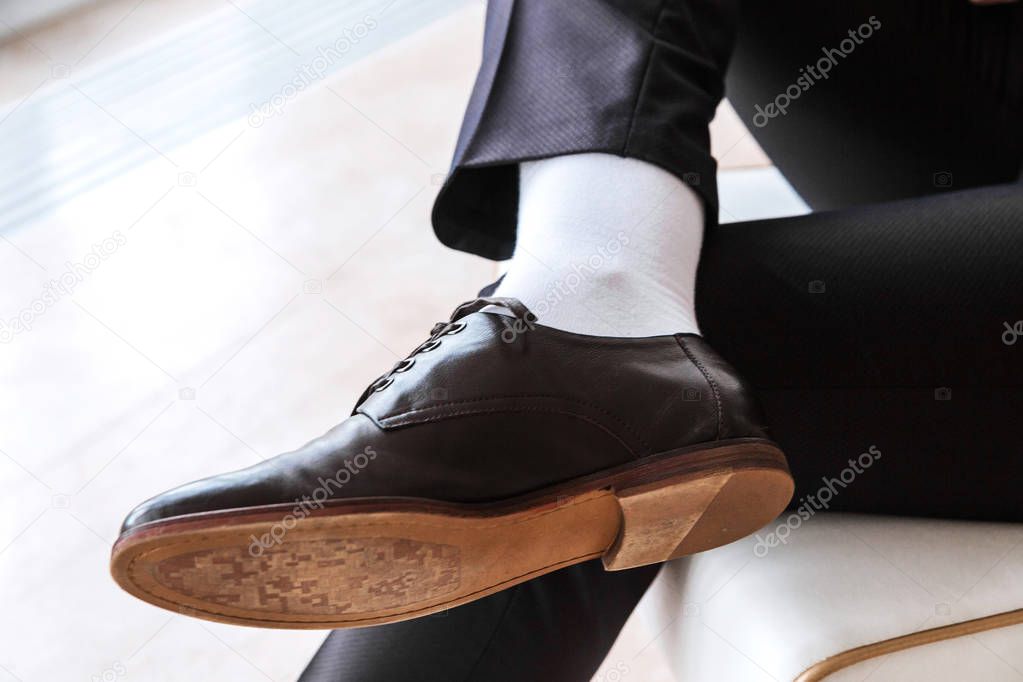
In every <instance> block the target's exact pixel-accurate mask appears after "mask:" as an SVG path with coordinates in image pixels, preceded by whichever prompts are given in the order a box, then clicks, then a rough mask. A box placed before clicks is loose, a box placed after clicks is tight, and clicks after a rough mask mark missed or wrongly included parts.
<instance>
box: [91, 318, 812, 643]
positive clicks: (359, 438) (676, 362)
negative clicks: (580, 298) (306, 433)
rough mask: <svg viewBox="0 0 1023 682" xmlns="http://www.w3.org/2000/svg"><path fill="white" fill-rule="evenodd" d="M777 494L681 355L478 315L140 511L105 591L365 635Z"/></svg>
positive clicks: (710, 543) (676, 533) (736, 418)
mask: <svg viewBox="0 0 1023 682" xmlns="http://www.w3.org/2000/svg"><path fill="white" fill-rule="evenodd" d="M486 306H498V307H499V308H501V309H503V310H501V311H500V312H481V310H482V309H483V308H485V307H486ZM504 313H507V314H504ZM792 489H793V484H792V479H791V477H790V475H789V472H788V467H787V465H786V463H785V457H784V455H783V454H782V453H781V451H780V450H779V449H778V447H777V446H776V445H774V444H772V443H771V442H770V441H769V440H767V439H766V437H765V432H764V426H763V422H762V420H761V418H760V416H759V413H758V412H757V410H756V409H755V407H754V405H753V403H752V400H751V396H750V392H749V390H748V389H747V388H746V387H745V386H744V385H743V383H742V381H741V380H740V379H739V378H738V376H737V375H736V373H735V371H734V370H733V369H732V368H731V367H729V366H728V365H727V364H726V363H725V362H724V361H723V360H722V359H721V358H719V357H718V356H717V355H716V354H715V353H714V351H712V350H711V349H710V348H709V347H708V346H707V345H706V343H704V341H703V340H702V339H701V338H700V337H698V336H694V335H690V334H678V335H675V336H656V337H649V338H605V337H597V336H584V335H580V334H571V333H568V332H563V331H559V330H556V329H552V328H549V327H543V326H539V325H536V324H535V318H534V317H533V316H532V314H531V313H530V312H529V311H528V310H526V308H525V306H523V305H522V303H520V302H519V301H516V300H514V299H501V298H481V299H477V300H475V301H472V302H470V303H466V304H464V305H462V306H460V307H459V308H458V309H457V310H456V311H455V313H454V314H453V315H452V317H451V320H450V321H449V322H445V323H441V324H438V325H437V326H436V327H434V329H433V333H432V335H431V336H430V338H429V340H427V341H426V342H425V343H423V344H422V345H421V346H419V347H418V348H417V349H416V350H415V351H413V352H412V354H411V355H410V356H409V357H408V358H407V359H405V360H402V361H401V362H400V363H398V364H397V365H396V366H395V367H394V369H392V370H391V371H390V372H388V373H387V374H386V375H384V376H383V377H381V378H380V379H378V380H377V381H375V382H374V383H373V384H372V385H371V386H370V387H369V388H368V389H367V390H366V392H365V393H364V394H363V396H362V397H361V398H360V399H359V401H358V403H357V404H356V406H355V410H354V412H353V413H352V416H351V417H349V418H348V419H346V420H345V421H344V422H342V423H341V424H340V425H338V426H336V427H335V428H333V429H332V430H330V431H329V432H328V433H327V434H325V435H324V436H322V437H320V438H317V439H316V440H314V441H312V442H310V443H308V444H307V445H305V446H303V447H302V448H300V449H298V450H296V451H294V452H289V453H287V454H284V455H280V456H279V457H276V458H273V459H271V460H268V461H266V462H262V463H260V464H257V465H255V466H252V467H249V468H247V469H242V470H240V471H235V472H232V473H227V474H222V475H220V476H214V477H212V478H207V479H204V480H201V481H197V482H195V483H190V484H188V485H185V486H182V487H179V488H175V489H174V490H171V491H169V492H166V493H164V494H162V495H159V496H157V497H155V498H153V499H151V500H149V501H148V502H145V503H143V504H142V505H140V506H139V507H138V508H137V509H135V510H134V511H133V512H132V513H131V514H129V515H128V518H127V519H126V520H125V522H124V527H123V528H122V532H121V536H120V538H119V539H118V541H117V543H116V544H115V545H114V548H113V556H112V558H111V571H112V573H113V575H114V578H115V579H116V580H117V582H118V583H119V584H120V585H121V587H123V588H124V589H125V590H127V591H128V592H130V593H132V594H134V595H135V596H137V597H139V598H140V599H144V600H145V601H148V602H150V603H153V604H156V605H158V606H162V607H164V608H169V609H175V610H178V611H185V612H186V613H189V614H191V615H195V616H198V617H200V618H207V619H209V620H216V621H224V622H229V623H240V624H243V625H255V626H262V627H287V628H342V627H352V626H360V625H372V624H376V623H386V622H391V621H396V620H403V619H407V618H414V617H416V616H422V615H426V614H429V613H433V612H436V611H441V610H443V609H447V608H450V607H453V606H456V605H458V604H463V603H465V602H468V601H472V600H474V599H478V598H480V597H483V596H486V595H488V594H491V593H493V592H496V591H498V590H501V589H504V588H507V587H510V586H512V585H515V584H517V583H520V582H523V581H525V580H528V579H530V578H533V577H535V576H538V575H542V574H544V573H547V572H550V571H554V570H556V569H558V568H561V567H564V566H568V565H571V564H575V563H578V562H581V561H586V560H588V559H592V558H595V557H603V561H604V566H605V567H606V568H607V569H609V570H617V569H623V568H631V567H634V566H642V565H644V564H650V563H655V562H660V561H666V560H668V559H672V558H675V557H678V556H682V555H685V554H691V553H693V552H699V551H702V550H705V549H710V548H712V547H717V546H719V545H723V544H725V543H728V542H732V541H733V540H736V539H738V538H741V537H743V536H745V535H748V534H750V533H752V532H754V531H756V530H757V529H759V528H760V527H761V526H763V525H764V524H766V523H768V522H769V521H771V520H772V519H773V518H774V517H775V516H777V515H778V514H779V513H780V512H781V511H782V510H783V509H784V508H785V505H786V504H787V503H788V501H789V498H790V496H791V494H792Z"/></svg>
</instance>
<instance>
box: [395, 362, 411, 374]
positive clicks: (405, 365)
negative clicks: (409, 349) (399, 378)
mask: <svg viewBox="0 0 1023 682" xmlns="http://www.w3.org/2000/svg"><path fill="white" fill-rule="evenodd" d="M414 364H416V359H415V358H405V359H404V360H402V361H401V362H399V363H398V366H397V367H395V368H394V371H395V372H398V373H401V372H407V371H409V370H410V369H412V365H414Z"/></svg>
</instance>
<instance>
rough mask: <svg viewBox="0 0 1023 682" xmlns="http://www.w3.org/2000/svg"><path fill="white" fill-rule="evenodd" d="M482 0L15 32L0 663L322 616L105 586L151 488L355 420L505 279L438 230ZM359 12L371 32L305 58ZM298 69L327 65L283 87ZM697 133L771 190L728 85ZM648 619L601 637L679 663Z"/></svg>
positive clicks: (160, 653) (103, 657) (150, 659)
mask: <svg viewBox="0 0 1023 682" xmlns="http://www.w3.org/2000/svg"><path fill="white" fill-rule="evenodd" d="M392 5H393V6H392ZM482 12H483V6H482V4H480V3H479V2H477V1H475V0H473V1H472V2H465V1H463V0H437V1H431V2H420V3H415V2H405V1H404V0H384V2H382V3H381V2H357V3H351V2H347V3H345V2H333V3H315V2H313V1H312V0H308V1H306V2H296V3H284V2H282V1H278V2H255V3H245V4H240V3H239V4H233V3H228V4H226V5H222V6H221V5H218V6H217V7H216V8H215V9H212V10H211V9H208V8H207V7H206V5H205V4H203V3H197V2H195V1H194V0H165V1H163V2H160V3H156V2H145V0H143V1H142V2H139V1H138V0H132V1H129V2H121V1H120V0H113V1H112V2H107V3H100V4H97V5H95V6H94V7H92V8H91V9H90V10H88V11H86V12H79V13H77V14H75V15H72V16H70V17H68V18H65V19H64V20H62V21H59V22H56V23H54V24H51V25H49V26H46V27H44V28H41V29H38V30H36V31H33V32H32V33H30V34H22V35H18V34H13V33H12V32H11V31H10V30H8V31H7V33H8V35H6V41H7V42H6V43H5V44H4V45H3V46H2V47H0V74H2V77H0V119H2V120H0V149H2V150H3V151H2V152H0V207H2V211H0V216H2V217H0V285H2V286H0V325H4V324H7V326H6V327H4V326H0V342H2V343H0V377H2V382H0V485H3V489H4V490H5V491H7V492H8V494H7V495H5V496H4V499H3V502H2V503H0V603H2V604H3V606H4V610H5V613H4V618H3V621H2V623H0V642H3V643H4V644H3V645H0V681H4V680H22V681H24V682H28V681H30V680H67V679H73V678H89V679H91V678H93V677H96V678H100V679H104V680H107V679H119V678H120V677H122V676H123V677H124V678H125V679H130V678H131V677H133V676H137V677H139V678H141V679H145V680H152V681H154V682H155V681H159V680H180V679H185V678H189V677H191V678H198V679H231V680H248V679H253V680H258V679H271V680H281V681H283V680H290V679H294V678H295V677H296V676H297V674H298V673H299V671H300V670H301V669H302V667H303V666H304V664H305V662H306V661H307V660H308V658H309V656H310V655H311V654H312V652H313V651H314V650H315V648H316V646H317V645H318V644H319V642H320V641H321V640H322V637H323V634H322V633H319V632H284V631H270V630H252V629H246V628H238V627H231V626H223V625H216V624H212V623H206V622H204V621H198V620H194V619H191V618H187V617H184V616H180V615H174V614H171V613H167V612H164V611H160V610H157V609H155V608H153V607H150V606H148V605H145V604H142V603H140V602H137V601H135V600H134V599H132V598H130V597H128V596H127V595H125V594H123V593H122V592H121V591H120V590H119V589H118V588H117V587H116V586H115V585H114V584H113V582H112V581H111V580H110V578H109V576H108V574H107V567H106V562H107V557H108V553H109V548H110V545H111V544H112V542H113V540H114V539H115V537H116V534H117V529H118V525H119V523H120V520H121V518H122V517H123V515H124V513H125V512H126V511H127V510H128V509H130V508H131V507H132V506H133V505H134V504H136V503H137V502H139V501H141V500H142V499H144V498H146V497H148V496H151V495H153V494H156V493H158V492H160V491H162V490H164V489H166V488H167V487H170V486H172V485H175V484H177V483H181V482H185V481H189V480H192V479H195V478H199V477H202V476H206V475H210V474H214V473H218V472H221V471H224V470H227V469H233V468H237V467H241V466H245V465H248V464H250V463H252V462H255V461H257V459H259V458H265V457H269V456H272V455H274V454H276V453H278V452H280V451H283V450H287V449H291V448H293V447H295V446H297V445H299V444H301V443H302V442H304V441H305V440H308V439H309V438H311V437H313V436H315V435H318V434H320V433H321V432H323V431H324V430H326V429H327V428H329V427H330V426H332V425H334V424H335V423H337V422H338V421H340V420H341V419H343V418H344V417H345V416H346V415H347V414H348V412H349V410H350V407H351V404H352V403H353V401H354V400H355V398H356V397H357V395H358V394H359V393H360V392H361V390H362V389H363V388H364V386H365V385H366V384H367V383H368V382H369V381H370V380H372V379H373V378H374V377H376V376H377V375H378V374H379V373H380V371H381V370H382V369H383V368H386V367H388V366H390V365H391V364H392V363H393V362H394V361H395V360H396V359H399V358H400V357H403V356H404V355H405V353H406V352H407V350H409V349H410V348H412V347H414V346H415V345H416V344H417V343H419V342H420V341H421V340H422V338H423V336H424V335H425V334H426V333H427V332H428V330H429V327H430V326H431V325H432V324H433V322H435V321H437V320H439V319H443V318H445V317H446V316H447V314H448V313H449V312H450V310H451V308H452V307H453V305H454V304H456V303H458V302H460V301H463V300H465V299H467V298H470V297H471V296H472V295H473V294H474V292H475V291H476V290H477V288H478V287H479V286H480V285H481V284H484V283H486V282H488V281H489V280H490V279H492V278H493V276H494V273H495V272H496V270H495V266H494V264H492V263H490V262H487V261H483V260H481V259H478V258H475V257H471V256H466V255H463V254H458V253H455V252H453V251H450V250H447V249H445V248H443V247H442V246H440V245H439V243H437V242H436V241H435V239H434V238H433V236H432V233H431V231H430V230H429V228H428V224H429V223H428V213H429V209H430V206H431V203H432V200H433V196H434V194H435V193H436V191H437V190H438V188H439V184H440V182H441V181H442V179H443V174H444V173H445V171H446V169H447V164H448V160H449V157H450V153H451V150H452V149H453V146H454V140H455V136H456V135H457V131H458V127H459V124H460V115H461V110H462V107H463V106H464V103H465V101H466V99H467V97H468V93H469V90H470V88H471V86H472V81H473V78H474V75H475V69H476V56H477V55H478V54H479V46H480V42H481V39H482ZM367 17H372V19H373V23H375V24H376V25H375V26H373V27H372V28H371V29H370V31H369V32H368V33H367V34H365V35H366V37H365V39H364V40H363V39H362V38H359V40H358V41H356V42H357V43H360V44H359V45H353V46H352V47H351V49H350V50H344V51H343V52H342V58H341V59H338V60H334V61H333V62H332V63H331V64H328V65H327V66H326V67H324V68H319V67H316V66H314V60H315V59H316V57H317V55H318V53H317V47H322V46H324V45H331V44H339V43H337V41H338V40H339V39H341V38H343V37H345V36H351V35H352V33H351V32H352V31H356V30H361V29H358V26H359V25H360V23H361V24H366V25H368V22H367ZM0 20H2V17H0ZM4 26H5V24H4V23H0V37H4V30H5V29H4ZM420 26H422V28H421V29H419V27H420ZM188 41H191V42H188ZM466 55H470V56H471V57H472V58H470V59H467V58H466ZM306 67H308V68H312V69H313V71H314V72H315V76H313V77H312V78H311V79H309V84H308V87H303V88H302V89H301V92H296V93H295V94H294V95H293V96H292V95H291V94H289V93H290V91H289V90H287V87H286V86H287V84H288V83H289V82H290V81H292V80H293V79H294V77H295V75H296V73H298V72H299V71H300V70H302V69H303V68H306ZM275 98H276V99H275ZM274 101H276V102H278V103H280V106H276V107H275V108H261V106H260V105H262V104H263V103H264V102H271V103H272V102H274ZM253 104H254V105H256V108H255V109H253V108H252V105H253ZM253 111H256V112H259V111H263V112H264V113H265V115H263V114H261V115H259V116H254V115H253ZM714 145H715V151H716V153H717V155H718V156H719V159H720V161H721V163H722V166H723V167H724V168H735V167H742V168H745V169H746V170H742V171H736V173H735V175H734V177H735V178H737V179H742V182H744V183H746V184H745V185H743V184H742V183H739V185H737V186H739V187H740V188H742V189H741V191H737V192H736V193H735V195H736V196H737V197H745V196H746V194H747V193H748V191H753V190H751V187H754V186H765V187H773V186H776V185H777V186H781V187H782V188H784V182H783V181H781V180H780V179H779V178H777V177H775V176H773V175H771V173H773V170H772V169H770V168H765V166H766V164H767V162H766V159H765V158H764V157H763V154H762V152H760V151H759V148H757V147H756V145H755V144H754V143H753V142H752V139H751V138H750V137H749V136H748V134H747V133H746V131H745V130H744V129H743V127H742V125H741V123H740V122H739V121H738V120H737V119H735V117H734V114H733V113H731V112H730V110H728V109H725V110H723V111H722V113H721V115H720V116H719V119H718V120H717V121H716V122H715V128H714ZM750 169H752V170H750ZM727 175H728V174H727V173H726V174H725V176H726V177H725V178H723V188H722V195H723V196H727V192H728V191H729V190H728V187H730V186H732V185H731V184H730V181H727ZM750 183H752V184H750ZM777 196H779V197H781V199H780V202H781V203H780V204H778V205H777V206H776V207H774V208H771V209H765V208H764V206H759V207H753V208H751V207H749V206H745V205H743V204H742V201H739V200H737V201H735V202H728V201H726V202H724V204H725V205H724V207H723V217H724V218H725V219H731V218H732V217H751V216H750V215H749V214H750V213H751V212H752V213H756V212H757V211H758V210H759V211H761V212H762V211H763V210H769V211H771V210H773V211H775V212H779V211H780V212H800V211H801V209H800V208H799V206H798V200H797V199H792V198H791V197H789V198H786V196H785V195H784V191H782V192H780V193H778V194H777ZM786 202H788V203H786ZM733 214H734V215H733ZM52 282H58V283H60V282H64V283H65V286H63V287H56V286H54V285H53V284H51V283H52ZM427 283H428V284H427ZM17 317H21V318H22V319H23V320H25V321H27V322H28V326H29V327H30V328H29V329H26V330H23V331H19V330H15V329H14V328H13V327H12V326H11V325H10V324H9V323H10V321H11V320H12V318H17ZM634 620H635V619H634ZM656 636H657V633H656V632H649V631H647V630H646V629H645V626H644V624H643V623H642V622H639V621H638V620H636V621H635V622H633V623H632V624H630V626H629V628H627V630H626V632H625V633H624V634H623V637H622V638H621V639H620V641H619V644H618V645H616V649H615V652H613V654H612V656H611V657H609V659H608V661H609V662H611V663H612V665H613V664H615V663H617V662H622V661H626V660H627V661H628V663H627V665H629V666H630V670H631V671H632V674H631V675H630V677H632V678H633V679H640V680H658V679H667V678H664V677H663V675H664V672H663V668H661V667H660V666H661V665H662V660H661V658H660V656H661V654H660V653H659V650H658V648H657V647H651V646H648V644H649V643H650V642H651V641H653V640H654V639H655V638H656ZM658 671H660V672H658ZM605 672H606V671H605ZM601 674H604V672H602V673H601ZM659 675H660V676H661V677H659ZM599 677H600V676H599V675H598V678H599ZM607 679H613V678H612V677H607Z"/></svg>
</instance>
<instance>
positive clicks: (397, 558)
mask: <svg viewBox="0 0 1023 682" xmlns="http://www.w3.org/2000/svg"><path fill="white" fill-rule="evenodd" d="M296 567H305V568H303V569H302V570H300V571H296ZM153 578H154V579H155V580H156V581H157V582H158V583H160V584H161V585H163V586H164V587H166V588H167V589H169V590H172V591H174V592H176V593H178V594H184V595H188V596H189V597H191V598H192V599H195V600H198V601H200V602H206V603H209V604H211V605H220V606H230V607H233V608H239V609H246V610H251V611H260V612H269V613H283V614H290V615H308V616H335V615H342V614H343V615H351V614H357V613H361V612H365V611H379V610H386V609H392V608H397V607H401V606H405V605H408V604H416V603H419V602H424V601H429V600H433V599H436V598H438V597H441V596H443V595H445V594H449V593H451V592H454V591H456V590H457V589H458V587H459V584H460V583H461V558H460V552H459V549H458V547H455V546H453V545H445V544H437V543H429V542H419V541H416V540H408V539H403V538H353V539H347V540H339V539H326V538H325V539H320V540H302V541H295V542H285V543H284V544H282V545H280V546H278V547H274V548H272V549H267V550H265V551H264V552H263V554H262V555H260V556H252V555H250V554H249V552H248V550H247V549H245V548H239V547H225V548H220V549H205V550H199V551H195V552H189V553H186V554H180V555H177V556H175V557H172V558H170V559H167V560H165V561H162V562H160V563H159V564H158V565H157V566H156V567H155V568H154V570H153Z"/></svg>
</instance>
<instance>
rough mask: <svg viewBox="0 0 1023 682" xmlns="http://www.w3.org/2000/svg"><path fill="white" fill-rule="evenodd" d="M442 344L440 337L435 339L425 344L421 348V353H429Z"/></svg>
mask: <svg viewBox="0 0 1023 682" xmlns="http://www.w3.org/2000/svg"><path fill="white" fill-rule="evenodd" d="M439 345H440V339H434V340H433V341H428V342H426V343H425V344H423V346H422V348H420V349H419V352H420V353H429V352H430V351H431V350H435V349H436V348H437V346H439Z"/></svg>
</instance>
